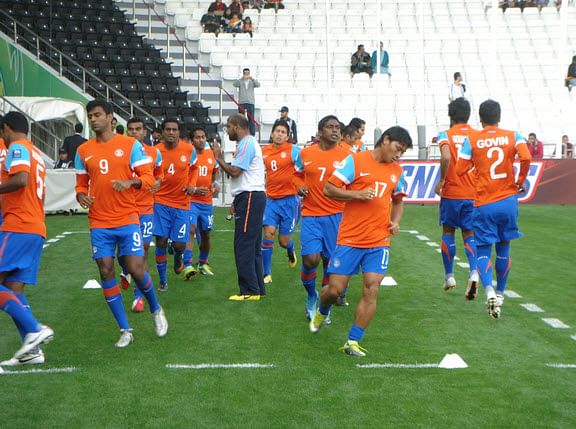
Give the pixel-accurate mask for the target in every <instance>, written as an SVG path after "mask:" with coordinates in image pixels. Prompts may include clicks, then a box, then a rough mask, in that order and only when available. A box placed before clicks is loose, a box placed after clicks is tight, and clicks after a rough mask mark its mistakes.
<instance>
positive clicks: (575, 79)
mask: <svg viewBox="0 0 576 429" xmlns="http://www.w3.org/2000/svg"><path fill="white" fill-rule="evenodd" d="M573 86H576V55H574V56H573V57H572V63H571V64H570V65H569V66H568V73H566V88H568V92H570V91H572V87H573Z"/></svg>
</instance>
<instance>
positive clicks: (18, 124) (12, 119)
mask: <svg viewBox="0 0 576 429" xmlns="http://www.w3.org/2000/svg"><path fill="white" fill-rule="evenodd" d="M2 125H6V126H7V127H10V129H11V130H12V131H14V132H15V133H22V134H28V130H29V129H30V128H29V126H28V119H26V116H24V115H23V114H22V113H20V112H16V111H11V112H8V113H6V114H5V115H4V117H3V118H2Z"/></svg>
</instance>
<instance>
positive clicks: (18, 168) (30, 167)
mask: <svg viewBox="0 0 576 429" xmlns="http://www.w3.org/2000/svg"><path fill="white" fill-rule="evenodd" d="M20 172H25V173H28V183H27V184H26V186H25V187H23V188H20V189H18V190H17V191H15V192H8V193H5V194H2V218H3V222H2V226H1V227H0V231H9V232H20V233H24V234H37V235H41V236H42V237H44V238H46V224H45V223H44V196H45V195H46V166H45V165H44V160H43V159H42V154H41V153H40V151H39V150H38V149H37V148H36V147H35V146H34V145H33V144H32V142H31V141H29V140H18V141H15V142H13V143H12V144H10V147H9V148H8V153H7V155H6V159H5V160H4V162H3V165H2V182H6V181H7V180H8V179H9V178H10V177H11V176H13V175H15V174H17V173H20Z"/></svg>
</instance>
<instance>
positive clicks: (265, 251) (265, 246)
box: [262, 238, 274, 276]
mask: <svg viewBox="0 0 576 429" xmlns="http://www.w3.org/2000/svg"><path fill="white" fill-rule="evenodd" d="M273 251H274V240H269V239H267V238H264V239H262V265H263V268H264V275H265V276H268V275H270V272H271V271H272V252H273Z"/></svg>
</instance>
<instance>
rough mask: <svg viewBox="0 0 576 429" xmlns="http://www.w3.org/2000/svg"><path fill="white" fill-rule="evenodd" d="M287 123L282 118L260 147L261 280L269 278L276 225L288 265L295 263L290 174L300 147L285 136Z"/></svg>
mask: <svg viewBox="0 0 576 429" xmlns="http://www.w3.org/2000/svg"><path fill="white" fill-rule="evenodd" d="M289 132H290V127H289V126H288V123H287V122H285V121H283V120H278V121H276V122H275V124H274V127H273V128H272V135H271V136H272V144H269V145H267V146H264V147H263V148H262V157H263V158H264V165H265V166H266V197H267V199H266V209H265V210H264V221H263V225H264V237H263V238H262V263H263V265H264V283H271V282H272V252H273V249H274V235H275V234H276V228H280V235H279V236H278V243H279V244H280V246H281V247H283V248H284V249H286V252H287V256H288V265H289V266H290V268H294V267H295V266H296V264H297V258H296V254H295V253H294V240H292V233H293V232H294V229H295V228H296V224H297V223H298V219H299V217H300V198H299V197H298V194H297V193H296V186H294V183H292V176H293V175H294V173H295V172H296V169H295V162H296V159H297V158H298V154H299V152H300V149H299V148H298V146H296V145H294V144H292V143H291V142H290V141H289V140H288V134H289Z"/></svg>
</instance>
